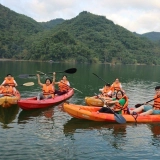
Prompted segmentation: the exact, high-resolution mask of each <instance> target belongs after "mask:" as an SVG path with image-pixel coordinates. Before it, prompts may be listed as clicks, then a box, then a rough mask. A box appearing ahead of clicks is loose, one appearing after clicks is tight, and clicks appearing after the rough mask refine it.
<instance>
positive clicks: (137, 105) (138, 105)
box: [135, 96, 160, 108]
mask: <svg viewBox="0 0 160 160" xmlns="http://www.w3.org/2000/svg"><path fill="white" fill-rule="evenodd" d="M159 97H160V96H158V97H156V98H154V99H151V100H149V101H147V102H145V103H149V102H152V101H154V100H155V99H158V98H159ZM145 103H142V104H136V105H135V107H136V108H138V107H140V106H142V105H144V104H145Z"/></svg>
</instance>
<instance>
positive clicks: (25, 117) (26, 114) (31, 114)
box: [18, 107, 54, 124]
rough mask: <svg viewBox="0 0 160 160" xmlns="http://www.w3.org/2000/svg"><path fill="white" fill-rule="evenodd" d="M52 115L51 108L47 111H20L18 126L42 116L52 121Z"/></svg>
mask: <svg viewBox="0 0 160 160" xmlns="http://www.w3.org/2000/svg"><path fill="white" fill-rule="evenodd" d="M53 115H54V110H53V108H51V107H49V108H47V109H34V110H22V111H21V112H20V113H19V116H18V124H21V123H27V122H29V121H30V120H31V119H34V118H35V117H39V116H40V117H42V116H44V117H45V118H46V119H52V117H53Z"/></svg>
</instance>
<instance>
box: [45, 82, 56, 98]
mask: <svg viewBox="0 0 160 160" xmlns="http://www.w3.org/2000/svg"><path fill="white" fill-rule="evenodd" d="M42 91H43V95H44V96H48V95H52V97H53V98H54V91H55V90H54V87H53V85H52V84H50V85H48V86H47V85H46V84H43V87H42Z"/></svg>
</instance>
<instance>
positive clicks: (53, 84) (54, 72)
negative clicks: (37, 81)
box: [52, 72, 56, 85]
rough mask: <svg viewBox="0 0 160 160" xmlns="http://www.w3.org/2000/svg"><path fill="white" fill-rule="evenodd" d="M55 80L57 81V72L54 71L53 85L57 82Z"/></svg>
mask: <svg viewBox="0 0 160 160" xmlns="http://www.w3.org/2000/svg"><path fill="white" fill-rule="evenodd" d="M55 81H56V72H53V81H52V84H53V85H54V84H55Z"/></svg>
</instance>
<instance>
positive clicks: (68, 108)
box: [63, 103, 160, 123]
mask: <svg viewBox="0 0 160 160" xmlns="http://www.w3.org/2000/svg"><path fill="white" fill-rule="evenodd" d="M63 108H64V111H65V112H67V113H68V114H69V115H71V116H72V117H75V118H79V119H88V120H92V121H106V122H116V120H115V116H114V114H110V113H99V112H97V111H98V110H99V109H100V108H99V107H95V106H82V105H76V104H70V103H69V104H68V103H64V104H63ZM131 109H133V108H131ZM122 116H123V117H124V118H125V120H126V122H137V123H142V122H146V123H147V122H160V115H147V116H140V115H129V114H124V115H122Z"/></svg>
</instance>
